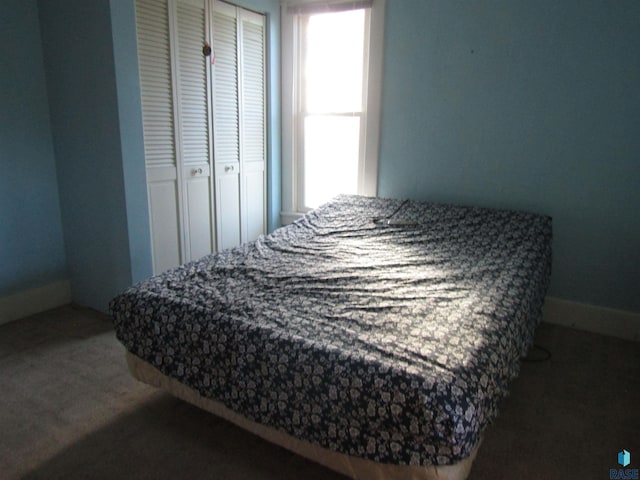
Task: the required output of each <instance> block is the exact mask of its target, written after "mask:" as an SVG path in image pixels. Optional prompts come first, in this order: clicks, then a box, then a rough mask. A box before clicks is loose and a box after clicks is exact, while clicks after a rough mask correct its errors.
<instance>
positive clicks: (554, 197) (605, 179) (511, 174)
mask: <svg viewBox="0 0 640 480" xmlns="http://www.w3.org/2000/svg"><path fill="white" fill-rule="evenodd" d="M384 56H385V57H384V58H385V60H384V85H383V101H382V136H381V161H380V171H379V180H378V182H379V194H380V195H381V196H392V197H410V198H417V199H428V200H433V201H439V202H456V203H465V204H477V205H484V206H492V207H506V208H516V209H527V210H532V211H537V212H541V213H546V214H549V215H552V216H553V219H554V245H553V246H554V264H553V275H552V285H551V290H550V294H551V295H554V296H557V297H562V298H565V299H570V300H576V301H580V302H584V303H591V304H597V305H601V306H608V307H613V308H620V309H625V310H631V311H640V213H639V210H640V2H638V1H636V0H616V1H611V2H602V1H596V0H563V1H561V2H559V1H556V0H544V1H536V2H532V1H529V0H526V1H525V0H517V1H513V0H483V1H477V2H462V1H439V0H437V1H432V0H401V1H400V0H389V1H388V2H387V12H386V30H385V52H384Z"/></svg>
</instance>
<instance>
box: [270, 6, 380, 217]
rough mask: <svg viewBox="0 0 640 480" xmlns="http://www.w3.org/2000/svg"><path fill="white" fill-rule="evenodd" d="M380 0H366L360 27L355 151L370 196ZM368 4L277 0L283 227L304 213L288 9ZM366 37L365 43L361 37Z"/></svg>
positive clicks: (294, 27)
mask: <svg viewBox="0 0 640 480" xmlns="http://www.w3.org/2000/svg"><path fill="white" fill-rule="evenodd" d="M385 2H386V0H372V2H371V8H370V9H369V12H367V15H368V16H369V22H368V25H367V27H368V28H367V27H366V28H365V66H366V70H367V72H366V73H367V75H366V77H367V81H366V82H365V84H366V92H363V95H365V98H366V102H364V111H363V113H362V114H363V116H364V119H365V121H364V129H363V130H364V132H362V134H363V135H364V139H363V141H362V145H363V151H361V152H360V156H361V158H360V162H359V171H358V194H360V195H367V196H375V195H376V194H377V185H378V155H379V139H380V103H381V94H382V60H383V59H382V57H383V55H382V54H383V46H384V12H385ZM363 3H368V2H362V1H357V0H320V1H318V0H311V1H310V0H282V2H281V23H280V25H281V49H282V52H281V53H282V57H281V58H282V211H281V213H280V221H281V223H282V224H283V225H286V224H288V223H291V222H292V221H294V220H296V219H297V218H299V217H300V216H301V215H302V214H304V211H305V209H304V208H303V207H302V206H301V203H302V202H301V199H302V195H303V192H302V189H303V188H304V186H303V178H302V168H301V162H302V158H303V157H302V153H301V152H302V147H303V145H302V142H301V140H300V138H301V137H300V135H301V132H300V124H301V121H300V118H298V117H299V114H298V112H299V111H300V109H299V106H300V105H301V92H300V86H299V83H298V81H297V66H298V65H299V63H300V62H299V59H300V45H299V41H298V39H299V35H298V28H299V16H298V15H296V14H295V13H290V11H291V10H295V9H296V8H297V7H299V10H300V11H301V13H304V12H305V11H308V10H309V9H310V8H314V7H317V8H318V9H319V11H329V10H330V9H335V8H336V7H337V8H338V9H339V8H340V7H342V8H343V9H349V8H362V6H361V4H363ZM367 36H368V41H367Z"/></svg>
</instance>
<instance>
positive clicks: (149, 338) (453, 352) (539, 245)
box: [110, 196, 551, 466]
mask: <svg viewBox="0 0 640 480" xmlns="http://www.w3.org/2000/svg"><path fill="white" fill-rule="evenodd" d="M550 269H551V219H550V218H549V217H547V216H543V215H537V214H532V213H527V212H517V211H508V210H493V209H483V208H475V207H462V206H452V205H439V204H432V203H425V202H415V201H401V200H393V199H380V198H369V197H359V196H340V197H337V198H336V199H334V200H333V201H332V202H330V203H328V204H326V205H323V206H322V207H320V208H319V209H317V210H314V211H312V212H309V213H308V214H306V215H305V216H304V217H303V218H301V219H300V220H298V221H296V222H294V223H293V224H291V225H288V226H286V227H283V228H281V229H278V230H276V231H275V232H273V233H272V234H270V235H267V236H263V237H260V238H259V239H258V240H256V241H255V242H251V243H248V244H245V245H242V246H241V247H238V248H235V249H231V250H226V251H223V252H221V253H218V254H215V255H210V256H207V257H204V258H202V259H201V260H199V261H196V262H192V263H189V264H186V265H184V266H181V267H179V268H176V269H173V270H170V271H168V272H165V273H164V274H162V275H158V276H156V277H153V278H151V279H148V280H146V281H144V282H142V283H140V284H138V285H136V286H134V287H131V288H129V289H127V290H126V291H125V292H123V293H122V294H121V295H119V296H118V297H116V298H115V299H114V300H112V302H111V304H110V309H111V312H112V315H113V319H114V325H115V328H116V335H117V337H118V339H119V340H120V341H121V342H122V343H123V344H124V346H125V347H126V348H127V350H128V351H129V352H130V353H131V354H133V355H134V356H136V357H138V358H139V359H141V360H143V361H144V362H146V363H148V364H149V365H151V366H153V368H155V369H157V370H158V372H160V373H161V374H162V375H165V376H166V377H168V378H172V379H175V380H176V381H178V382H180V383H181V384H184V385H186V386H187V387H188V388H190V389H192V390H193V391H194V392H196V394H197V395H198V396H201V397H203V398H206V399H211V400H213V401H215V402H218V403H219V404H221V405H223V406H224V407H225V408H227V409H229V410H230V411H233V412H236V413H237V414H239V415H241V416H242V417H243V418H245V419H247V420H248V421H250V422H253V423H255V424H259V425H264V426H266V427H269V428H271V429H274V430H277V431H280V432H283V433H284V434H286V435H289V436H291V437H293V438H297V439H300V440H302V441H305V442H308V443H310V444H312V445H317V446H318V447H320V448H323V449H326V450H328V451H333V452H338V453H340V454H344V455H347V456H352V457H355V458H360V459H364V460H367V461H372V462H378V463H380V464H392V465H413V466H418V465H421V466H434V465H436V466H437V465H440V466H443V465H452V464H456V463H459V462H461V461H464V460H465V459H468V458H469V457H470V456H471V455H472V453H473V452H474V451H475V449H476V448H477V445H478V444H479V441H480V438H481V434H482V432H483V430H484V429H485V428H486V426H487V425H488V424H489V423H490V422H491V421H492V420H493V419H494V418H495V416H496V415H497V407H498V403H499V401H500V400H501V399H502V398H503V397H504V396H505V395H507V393H508V386H509V382H510V381H511V380H512V379H513V378H515V377H516V376H517V374H518V370H519V360H520V358H521V357H522V356H523V355H525V353H526V351H527V350H528V348H529V346H530V345H531V343H532V340H533V335H534V331H535V328H536V326H537V323H538V322H539V319H540V316H541V307H542V303H543V299H544V295H545V293H546V289H547V286H548V282H549V275H550Z"/></svg>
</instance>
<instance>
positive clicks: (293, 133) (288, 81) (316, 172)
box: [281, 0, 384, 223]
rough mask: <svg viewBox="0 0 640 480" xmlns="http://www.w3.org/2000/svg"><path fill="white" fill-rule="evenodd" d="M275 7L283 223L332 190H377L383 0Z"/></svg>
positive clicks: (296, 1)
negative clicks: (277, 13) (278, 23)
mask: <svg viewBox="0 0 640 480" xmlns="http://www.w3.org/2000/svg"><path fill="white" fill-rule="evenodd" d="M282 11H283V13H282V15H283V18H282V46H283V48H282V53H283V57H282V64H283V79H282V96H283V172H282V174H283V212H282V215H281V217H282V218H281V220H282V223H289V222H290V221H292V220H293V219H294V218H296V217H297V216H298V215H299V214H300V213H301V212H305V211H307V210H309V209H310V208H314V207H317V206H319V205H320V204H322V203H324V202H326V201H328V200H330V199H331V198H332V197H334V196H335V195H337V194H339V193H358V194H363V195H375V194H376V185H377V164H378V158H377V157H378V132H379V112H380V106H379V105H380V87H381V81H380V79H381V69H382V55H381V52H382V29H383V22H384V20H383V18H382V15H383V14H384V4H383V1H380V0H378V1H373V2H372V1H354V0H348V1H343V0H328V1H327V0H325V1H323V2H320V3H317V2H311V3H309V2H301V1H300V0H289V1H288V2H286V3H285V4H283V8H282ZM370 52H375V54H371V53H370Z"/></svg>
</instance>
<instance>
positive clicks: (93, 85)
mask: <svg viewBox="0 0 640 480" xmlns="http://www.w3.org/2000/svg"><path fill="white" fill-rule="evenodd" d="M38 6H39V13H40V25H41V31H42V42H43V47H44V51H45V52H46V54H45V55H44V64H45V70H46V75H47V87H48V92H49V108H50V111H51V125H52V131H53V137H54V148H55V156H56V164H57V172H58V184H59V191H60V203H61V207H62V224H63V228H64V235H65V248H66V254H67V264H68V267H69V273H70V277H71V288H72V293H73V300H74V302H76V303H79V304H82V305H88V306H91V307H94V308H97V309H99V310H103V311H104V310H106V308H107V304H108V301H109V300H110V298H111V297H113V296H114V295H115V294H116V293H117V292H119V291H120V290H122V289H123V288H125V287H126V286H128V285H129V284H130V283H131V264H130V255H129V238H128V229H127V228H128V224H127V212H126V202H125V189H124V179H123V158H122V147H121V143H120V124H119V121H120V118H119V113H120V112H119V109H118V98H117V91H116V78H115V66H114V54H113V46H112V41H111V23H110V5H109V2H108V0H93V1H91V2H86V1H84V0H43V1H40V2H39V5H38ZM141 188H143V189H144V184H142V185H141ZM141 221H144V219H141Z"/></svg>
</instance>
